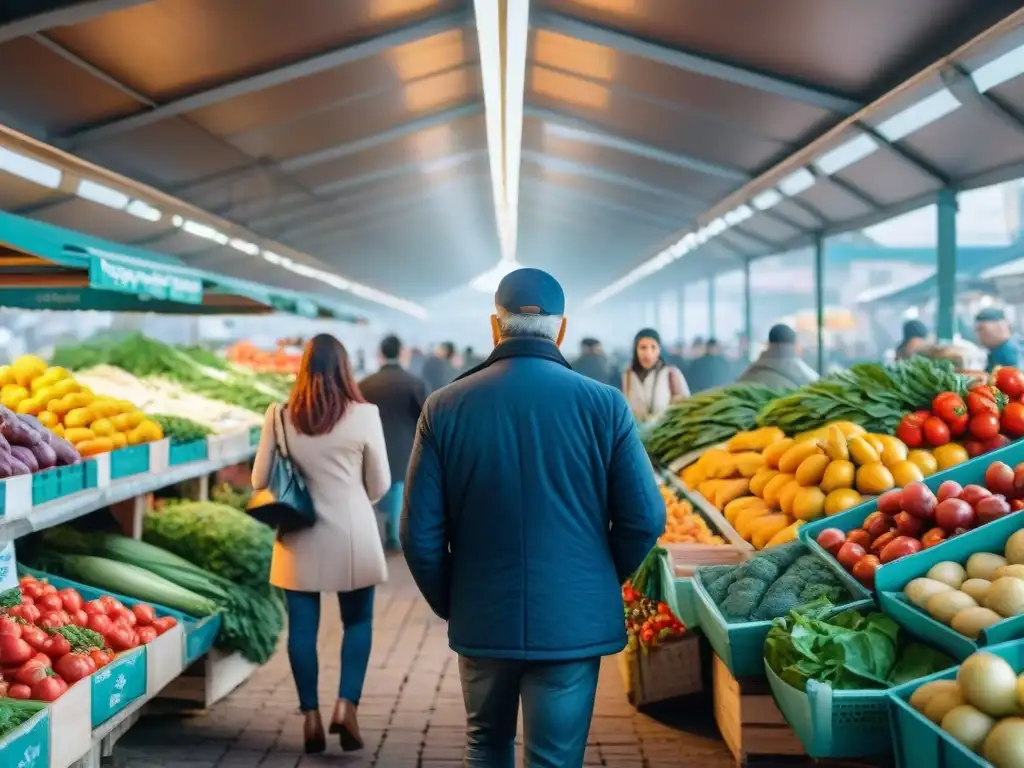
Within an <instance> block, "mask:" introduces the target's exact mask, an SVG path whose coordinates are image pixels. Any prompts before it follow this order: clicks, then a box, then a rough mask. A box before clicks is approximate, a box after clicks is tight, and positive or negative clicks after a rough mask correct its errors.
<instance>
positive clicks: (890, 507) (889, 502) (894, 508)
mask: <svg viewBox="0 0 1024 768" xmlns="http://www.w3.org/2000/svg"><path fill="white" fill-rule="evenodd" d="M902 509H903V491H902V490H901V489H899V488H894V489H892V490H891V491H886V492H885V493H883V494H882V495H881V496H879V497H878V511H879V512H882V513H884V514H886V515H895V514H896V513H897V512H900V511H902Z"/></svg>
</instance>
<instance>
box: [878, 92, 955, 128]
mask: <svg viewBox="0 0 1024 768" xmlns="http://www.w3.org/2000/svg"><path fill="white" fill-rule="evenodd" d="M959 108H960V101H959V100H958V99H957V97H956V96H954V95H953V92H952V91H950V90H949V89H948V88H943V89H942V90H939V91H936V92H935V93H933V94H932V95H931V96H926V97H924V98H923V99H921V100H920V101H918V102H916V103H914V104H911V105H910V106H909V107H907V108H906V109H904V110H903V111H901V112H897V113H896V114H895V115H893V116H892V117H890V118H889V119H888V120H884V121H882V122H881V123H879V124H878V126H877V130H878V132H879V133H880V134H882V136H883V137H884V138H885V140H886V141H899V140H900V139H903V138H906V137H907V136H909V135H910V134H912V133H914V131H919V130H920V129H922V128H924V127H925V126H926V125H931V124H932V123H934V122H935V121H936V120H938V119H939V118H942V117H945V116H946V115H948V114H949V113H950V112H955V111H956V110H958V109H959Z"/></svg>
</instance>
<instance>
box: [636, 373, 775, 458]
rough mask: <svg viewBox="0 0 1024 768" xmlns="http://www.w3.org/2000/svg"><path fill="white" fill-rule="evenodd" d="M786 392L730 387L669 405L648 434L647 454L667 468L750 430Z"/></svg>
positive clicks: (749, 387) (759, 387) (762, 388)
mask: <svg viewBox="0 0 1024 768" xmlns="http://www.w3.org/2000/svg"><path fill="white" fill-rule="evenodd" d="M784 394H785V390H780V389H772V388H771V387H766V386H764V385H761V384H733V385H730V386H728V387H722V388H720V389H714V390H711V391H709V392H704V393H703V394H700V395H695V396H693V397H688V398H686V399H685V400H681V401H680V402H678V403H676V404H674V405H672V406H671V407H669V409H668V410H667V411H666V412H665V414H664V415H663V416H662V418H661V420H660V421H658V423H657V424H655V425H654V426H653V427H652V428H651V430H650V432H648V433H647V435H646V437H645V439H644V443H645V445H646V446H647V451H648V452H649V453H650V454H651V456H653V457H654V458H655V459H657V460H658V461H660V462H662V463H663V464H670V463H671V462H673V461H674V460H675V459H678V458H679V457H680V456H684V455H686V454H687V453H690V452H691V451H696V450H698V449H699V448H706V447H707V446H709V445H715V444H717V443H720V442H722V441H723V440H728V439H729V438H730V437H732V436H733V435H735V434H736V433H737V432H743V431H745V430H748V429H753V428H754V427H755V426H756V420H757V414H758V412H760V410H761V409H762V408H763V407H764V406H765V405H767V404H768V403H770V402H771V401H772V400H775V399H776V398H779V397H782V396H783V395H784Z"/></svg>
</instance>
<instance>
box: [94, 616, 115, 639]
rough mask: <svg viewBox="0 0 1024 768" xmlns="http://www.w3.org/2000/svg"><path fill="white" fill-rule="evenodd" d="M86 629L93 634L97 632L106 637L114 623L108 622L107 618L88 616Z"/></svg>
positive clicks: (108, 618)
mask: <svg viewBox="0 0 1024 768" xmlns="http://www.w3.org/2000/svg"><path fill="white" fill-rule="evenodd" d="M88 627H89V629H91V630H92V631H93V632H99V633H100V634H101V635H103V636H104V637H106V636H107V633H108V632H109V631H110V630H112V629H113V628H114V622H112V621H111V620H110V617H109V616H101V615H99V614H92V615H91V616H89V624H88Z"/></svg>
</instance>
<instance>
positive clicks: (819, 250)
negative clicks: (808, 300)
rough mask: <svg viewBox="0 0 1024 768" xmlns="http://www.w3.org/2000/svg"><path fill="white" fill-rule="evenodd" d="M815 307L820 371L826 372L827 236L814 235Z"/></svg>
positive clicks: (820, 372)
mask: <svg viewBox="0 0 1024 768" xmlns="http://www.w3.org/2000/svg"><path fill="white" fill-rule="evenodd" d="M814 308H815V310H816V313H817V320H818V322H817V341H818V373H819V374H824V373H825V368H826V367H827V362H828V361H827V360H825V238H824V237H822V236H821V235H820V234H819V235H815V237H814Z"/></svg>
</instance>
